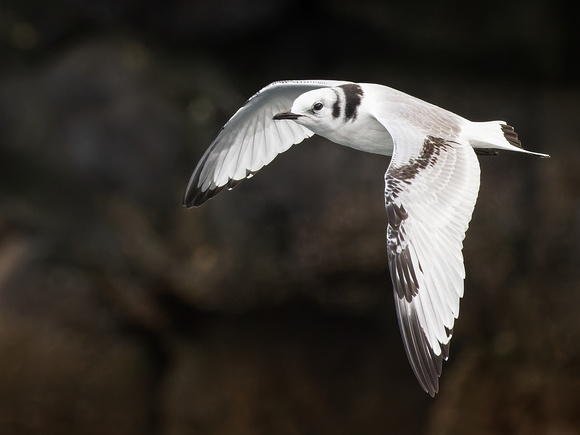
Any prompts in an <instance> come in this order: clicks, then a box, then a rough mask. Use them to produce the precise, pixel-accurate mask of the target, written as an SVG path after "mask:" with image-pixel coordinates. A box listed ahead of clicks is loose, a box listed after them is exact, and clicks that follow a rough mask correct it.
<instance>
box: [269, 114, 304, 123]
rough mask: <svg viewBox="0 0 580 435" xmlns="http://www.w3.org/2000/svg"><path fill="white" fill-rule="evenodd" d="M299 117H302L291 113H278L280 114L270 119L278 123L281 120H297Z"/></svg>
mask: <svg viewBox="0 0 580 435" xmlns="http://www.w3.org/2000/svg"><path fill="white" fill-rule="evenodd" d="M301 116H302V115H297V114H296V113H292V112H280V113H277V114H275V115H274V117H273V118H272V119H274V120H276V121H279V120H281V119H298V118H300V117H301Z"/></svg>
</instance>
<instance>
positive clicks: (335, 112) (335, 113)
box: [332, 89, 340, 118]
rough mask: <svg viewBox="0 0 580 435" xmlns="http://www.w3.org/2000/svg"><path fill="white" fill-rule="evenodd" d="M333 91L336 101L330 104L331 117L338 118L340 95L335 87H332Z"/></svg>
mask: <svg viewBox="0 0 580 435" xmlns="http://www.w3.org/2000/svg"><path fill="white" fill-rule="evenodd" d="M333 91H334V93H335V95H336V101H335V102H334V104H333V105H332V117H333V118H338V117H339V116H340V95H339V94H338V92H337V91H336V90H335V89H333Z"/></svg>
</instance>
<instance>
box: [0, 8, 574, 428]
mask: <svg viewBox="0 0 580 435" xmlns="http://www.w3.org/2000/svg"><path fill="white" fill-rule="evenodd" d="M577 29H578V27H577V25H576V20H575V16H574V14H573V13H572V11H571V10H567V8H566V3H565V2H553V1H552V2H547V1H539V0H535V1H531V2H530V1H528V2H523V1H515V2H509V3H507V4H506V3H505V2H486V3H485V4H482V5H479V6H478V8H477V9H473V8H472V7H467V5H458V4H456V3H455V2H419V3H416V4H415V3H409V2H407V3H404V4H396V5H395V4H390V3H388V2H373V1H368V0H363V1H358V2H346V1H338V2H336V1H334V2H329V1H322V0H320V1H309V2H292V1H290V0H287V1H280V2H271V1H266V0H250V1H247V2H243V3H240V2H235V1H233V0H215V1H212V2H202V1H177V0H174V1H172V2H162V1H158V0H151V1H148V2H137V1H129V0H124V1H120V2H118V1H117V2H114V1H112V0H95V1H87V2H74V1H66V0H58V1H55V2H50V3H47V2H39V1H36V0H25V1H20V2H3V3H0V60H1V62H0V433H2V434H4V433H6V434H28V433H30V434H32V433H43V434H45V435H51V434H65V433H66V434H69V433H70V434H82V435H84V434H123V435H125V434H126V435H129V434H154V435H157V434H160V435H161V434H163V435H166V434H167V435H169V434H170V435H176V434H193V433H196V434H235V435H237V434H273V433H275V434H308V433H316V434H325V433H331V434H351V433H364V434H383V433H409V434H413V433H415V434H418V433H429V434H454V433H469V434H489V433H493V434H497V433H509V434H535V433H537V434H544V433H562V434H572V433H577V432H578V431H580V417H579V414H578V403H580V340H579V339H578V337H579V336H580V322H579V321H578V314H577V312H578V310H580V268H579V267H578V264H580V248H579V246H580V243H579V242H580V171H578V169H577V165H578V161H579V160H580V143H579V139H578V138H579V137H580V123H578V120H577V117H578V113H580V88H579V81H580V75H579V74H580V69H579V68H578V67H579V61H578V59H579V58H580V56H579V54H580V53H579V50H578V43H579V41H580V38H579V37H578V36H579V35H578V30H577ZM292 78H296V79H298V78H335V79H345V80H353V81H360V82H376V83H382V84H385V85H390V86H393V87H396V88H398V89H401V90H403V91H406V92H408V93H411V94H413V95H416V96H418V97H420V98H423V99H425V100H428V101H431V102H433V103H435V104H438V105H440V106H442V107H445V108H448V109H450V110H453V111H455V112H457V113H459V114H461V115H463V116H465V117H467V118H470V119H473V120H491V119H505V120H506V121H508V122H509V123H510V124H511V125H514V126H515V127H516V130H517V131H518V132H519V134H520V138H521V139H522V141H523V144H524V146H525V147H526V148H528V149H531V150H535V151H539V152H546V153H549V154H551V155H552V158H551V159H550V160H540V159H534V158H531V157H528V156H521V155H510V154H506V153H504V154H501V155H500V156H498V157H483V158H481V159H480V161H481V166H482V186H481V193H480V198H479V201H478V205H477V207H476V211H475V214H474V218H473V221H472V223H471V228H470V230H469V232H468V236H467V239H466V241H465V249H464V254H465V257H466V268H467V274H468V277H467V281H466V294H465V298H464V301H463V303H462V308H461V317H460V318H459V320H458V322H457V324H456V330H455V337H454V339H453V342H452V343H453V344H452V346H451V358H450V361H449V362H448V363H446V364H445V366H444V372H443V378H442V384H441V391H440V394H439V395H438V396H437V397H436V399H434V400H432V399H430V398H429V397H428V396H427V395H426V394H424V393H423V392H422V391H421V389H420V387H419V386H418V384H417V383H416V381H415V379H414V377H413V374H412V372H411V370H410V368H409V367H408V364H407V361H406V358H405V355H404V351H403V346H402V343H401V340H400V337H399V333H398V329H397V324H396V320H395V316H394V307H393V303H392V295H391V292H392V290H391V287H390V278H389V276H388V272H387V267H386V255H385V241H384V237H385V235H384V230H385V224H386V216H385V212H384V205H383V185H382V183H383V173H384V171H385V170H386V167H387V165H388V159H386V158H384V157H380V156H373V155H365V154H362V153H357V152H355V151H352V150H349V149H345V148H342V147H338V146H336V145H333V144H330V143H328V142H326V141H324V140H321V139H316V138H313V139H310V140H309V141H306V142H304V143H303V144H301V145H299V146H297V147H295V148H293V149H291V150H290V151H288V152H287V153H286V154H284V155H282V156H280V157H279V158H278V159H276V161H275V162H273V163H272V164H271V165H270V166H268V167H266V168H264V169H263V170H262V171H260V173H259V174H258V175H257V176H256V177H254V178H253V179H252V180H250V181H246V182H244V183H242V184H241V185H240V186H239V187H238V188H236V190H235V191H234V192H227V193H222V194H221V195H220V196H219V197H218V198H216V199H215V200H212V201H210V202H209V203H208V204H206V205H204V207H202V208H200V209H195V210H185V209H183V208H182V207H181V206H180V203H181V195H182V192H183V189H184V187H185V185H186V183H187V180H188V177H189V174H190V173H191V171H192V170H193V168H194V166H195V163H196V159H198V158H199V157H200V156H201V154H202V153H203V151H204V150H205V148H206V147H207V146H208V145H209V143H210V142H211V140H212V139H213V137H214V136H215V134H216V133H217V132H218V131H219V128H220V127H221V125H223V123H224V122H225V121H226V120H227V119H228V118H229V116H231V114H233V113H234V112H235V110H237V108H238V107H239V106H240V105H241V104H243V102H244V101H245V99H246V98H248V97H249V96H250V95H252V94H253V93H254V92H255V91H257V90H258V89H259V88H260V87H262V86H264V85H266V84H267V83H269V82H271V81H273V80H279V79H292Z"/></svg>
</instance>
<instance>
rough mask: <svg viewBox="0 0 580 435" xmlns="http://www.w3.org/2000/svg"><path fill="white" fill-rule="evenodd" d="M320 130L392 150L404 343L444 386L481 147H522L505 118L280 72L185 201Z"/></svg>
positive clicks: (215, 147) (426, 384)
mask: <svg viewBox="0 0 580 435" xmlns="http://www.w3.org/2000/svg"><path fill="white" fill-rule="evenodd" d="M314 134H318V135H320V136H323V137H325V138H327V139H329V140H331V141H332V142H335V143H337V144H339V145H345V146H347V147H351V148H354V149H357V150H360V151H366V152H369V153H374V154H382V155H387V156H392V158H391V162H390V164H389V167H388V169H387V172H386V174H385V204H386V210H387V218H388V226H387V256H388V261H389V269H390V272H391V279H392V282H393V290H394V296H395V303H396V310H397V317H398V320H399V327H400V330H401V336H402V338H403V342H404V345H405V351H406V353H407V357H408V359H409V362H410V363H411V367H412V368H413V371H414V372H415V375H416V377H417V379H418V381H419V383H420V384H421V386H422V387H423V389H424V390H425V391H426V392H427V393H429V394H430V395H431V396H434V395H435V393H436V392H437V391H438V390H439V377H440V376H441V366H442V361H443V360H444V359H445V360H446V359H447V358H448V356H449V342H450V340H451V336H452V333H453V324H454V322H455V319H457V317H458V315H459V301H460V299H461V297H462V296H463V281H464V278H465V268H464V265H463V255H462V252H461V250H462V247H463V239H464V237H465V232H466V231H467V227H468V224H469V221H470V220H471V215H472V212H473V209H474V206H475V202H476V199H477V193H478V190H479V173H480V170H479V162H478V160H477V157H476V154H486V155H489V154H497V152H498V151H500V150H507V151H515V152H520V153H526V154H531V155H535V156H539V157H549V156H548V155H546V154H540V153H533V152H530V151H526V150H524V149H523V148H522V146H521V143H520V140H519V139H518V135H517V134H516V133H515V132H514V129H513V128H512V127H511V126H509V125H507V124H506V123H505V122H503V121H491V122H471V121H468V120H467V119H465V118H463V117H461V116H459V115H456V114H455V113H452V112H449V111H447V110H445V109H442V108H440V107H437V106H434V105H432V104H430V103H427V102H425V101H422V100H420V99H418V98H415V97H412V96H410V95H407V94H405V93H403V92H400V91H397V90H395V89H392V88H389V87H387V86H382V85H377V84H369V83H352V82H345V81H333V80H292V81H280V82H274V83H272V84H270V85H268V86H266V87H265V88H263V89H262V90H260V91H259V92H258V93H256V94H255V95H254V96H253V97H251V98H250V99H249V100H248V101H247V102H246V103H245V104H244V106H243V107H241V108H240V109H239V110H238V111H237V112H236V113H235V114H234V116H232V118H231V119H230V120H229V121H228V122H227V123H226V124H225V126H224V127H223V128H222V130H221V131H220V133H219V134H218V136H217V137H216V139H215V140H214V141H213V142H212V144H211V145H210V147H209V148H208V150H207V151H206V152H205V154H204V155H203V156H202V158H201V160H200V162H199V163H198V164H197V167H196V168H195V170H194V171H193V174H192V175H191V178H190V180H189V184H188V185H187V189H186V191H185V195H184V198H183V205H184V206H186V207H197V206H200V205H202V204H203V203H204V202H205V201H207V200H208V199H210V198H212V197H214V196H215V195H217V194H218V193H219V192H220V191H221V190H222V189H223V188H224V187H225V188H228V189H232V188H234V187H235V186H237V185H238V183H240V182H241V181H242V180H244V179H246V178H250V177H251V176H253V175H254V174H255V173H256V172H257V171H259V170H260V169H261V168H262V167H264V166H265V165H267V164H268V163H270V162H271V161H272V160H273V159H274V158H275V157H276V156H277V155H278V154H280V153H283V152H284V151H286V150H288V149H289V148H290V147H291V146H292V145H295V144H298V143H299V142H302V141H303V140H304V139H306V138H309V137H311V136H312V135H314Z"/></svg>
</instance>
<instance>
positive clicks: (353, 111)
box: [339, 83, 364, 121]
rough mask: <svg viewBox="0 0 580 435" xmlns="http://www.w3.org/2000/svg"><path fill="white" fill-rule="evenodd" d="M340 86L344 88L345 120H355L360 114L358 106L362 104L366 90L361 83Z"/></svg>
mask: <svg viewBox="0 0 580 435" xmlns="http://www.w3.org/2000/svg"><path fill="white" fill-rule="evenodd" d="M339 87H340V88H342V89H343V90H344V99H345V108H344V119H345V121H348V120H355V119H356V116H357V115H358V106H360V103H361V101H362V97H363V95H364V92H363V90H362V88H361V87H360V86H359V85H357V84H354V83H350V84H347V85H340V86H339Z"/></svg>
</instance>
